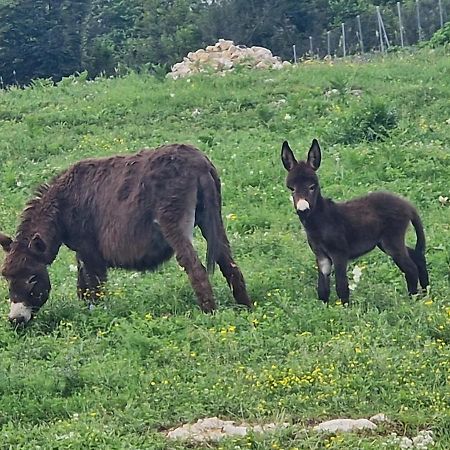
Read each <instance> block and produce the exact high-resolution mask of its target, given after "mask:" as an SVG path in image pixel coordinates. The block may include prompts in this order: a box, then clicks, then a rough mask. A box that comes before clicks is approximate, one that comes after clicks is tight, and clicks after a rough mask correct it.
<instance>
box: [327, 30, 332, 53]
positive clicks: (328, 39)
mask: <svg viewBox="0 0 450 450" xmlns="http://www.w3.org/2000/svg"><path fill="white" fill-rule="evenodd" d="M330 34H331V31H327V56H331V48H330V47H331V45H330V44H331V41H330Z"/></svg>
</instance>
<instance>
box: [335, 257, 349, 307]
mask: <svg viewBox="0 0 450 450" xmlns="http://www.w3.org/2000/svg"><path fill="white" fill-rule="evenodd" d="M331 260H332V262H333V266H334V274H335V277H336V292H337V295H338V297H339V299H340V300H341V301H342V303H343V304H344V305H345V304H348V303H349V298H350V290H349V287H348V278H347V264H348V258H347V255H344V254H335V255H331Z"/></svg>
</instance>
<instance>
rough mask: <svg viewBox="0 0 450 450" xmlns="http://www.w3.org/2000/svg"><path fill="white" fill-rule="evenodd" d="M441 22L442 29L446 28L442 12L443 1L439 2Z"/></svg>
mask: <svg viewBox="0 0 450 450" xmlns="http://www.w3.org/2000/svg"><path fill="white" fill-rule="evenodd" d="M439 20H440V23H441V28H442V27H443V26H444V12H443V10H442V0H439Z"/></svg>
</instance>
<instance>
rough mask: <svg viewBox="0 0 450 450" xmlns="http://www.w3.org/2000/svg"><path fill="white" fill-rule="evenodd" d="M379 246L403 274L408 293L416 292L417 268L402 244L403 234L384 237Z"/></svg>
mask: <svg viewBox="0 0 450 450" xmlns="http://www.w3.org/2000/svg"><path fill="white" fill-rule="evenodd" d="M379 247H380V248H381V249H382V250H383V251H384V252H385V253H387V254H388V255H389V256H391V257H392V259H393V260H394V262H395V264H396V265H397V267H398V268H399V269H400V270H401V271H402V272H403V273H404V274H405V278H406V284H407V286H408V293H409V295H414V294H417V282H418V279H419V269H418V268H417V265H416V263H415V262H414V260H413V259H412V258H411V257H410V254H409V252H408V250H407V248H406V246H405V244H404V236H390V237H389V238H384V239H383V240H382V242H381V244H380V245H379Z"/></svg>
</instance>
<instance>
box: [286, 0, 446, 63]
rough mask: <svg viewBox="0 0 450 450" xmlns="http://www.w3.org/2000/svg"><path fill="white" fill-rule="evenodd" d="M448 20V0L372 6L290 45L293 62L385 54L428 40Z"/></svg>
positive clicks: (425, 0)
mask: <svg viewBox="0 0 450 450" xmlns="http://www.w3.org/2000/svg"><path fill="white" fill-rule="evenodd" d="M449 19H450V0H410V1H408V2H405V3H401V2H397V4H395V5H387V6H382V7H380V6H375V7H371V8H370V9H369V10H368V11H366V12H364V13H362V14H360V15H357V16H356V17H354V18H352V19H349V20H347V21H345V22H343V23H342V24H341V26H339V27H336V28H334V29H331V30H327V31H324V32H322V33H317V34H316V35H311V36H309V37H308V38H307V39H304V40H302V41H301V42H296V43H295V44H294V45H293V48H292V50H293V57H294V58H293V59H294V60H295V61H296V60H297V59H298V58H299V57H300V58H302V57H304V58H324V57H327V56H328V57H342V56H344V57H345V56H348V55H354V54H361V53H369V52H386V51H388V50H389V49H392V47H405V46H409V45H415V44H417V43H419V42H420V41H424V40H428V39H430V38H431V37H432V35H433V34H434V33H435V32H436V31H437V30H438V29H439V28H442V27H443V25H444V24H445V23H446V22H447V20H449Z"/></svg>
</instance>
